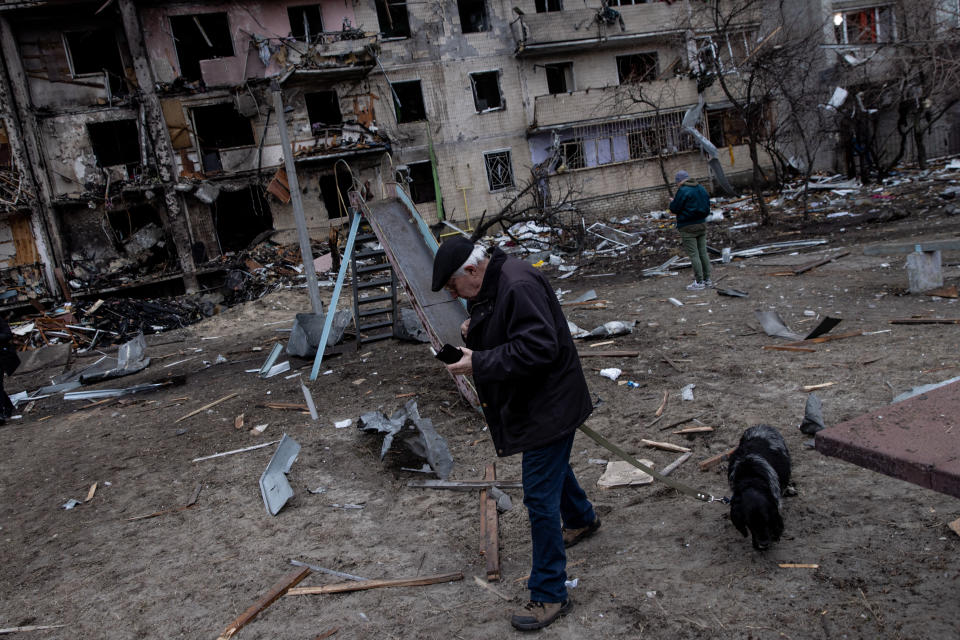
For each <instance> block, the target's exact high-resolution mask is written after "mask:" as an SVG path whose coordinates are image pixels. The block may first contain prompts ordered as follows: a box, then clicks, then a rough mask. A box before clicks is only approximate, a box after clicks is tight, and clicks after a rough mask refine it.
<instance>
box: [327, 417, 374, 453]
mask: <svg viewBox="0 0 960 640" xmlns="http://www.w3.org/2000/svg"><path fill="white" fill-rule="evenodd" d="M352 424H353V418H347V419H346V420H338V421H336V422H334V423H333V427H334V428H335V429H346V428H347V427H349V426H350V425H352ZM382 458H383V456H381V459H382Z"/></svg>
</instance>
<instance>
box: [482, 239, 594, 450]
mask: <svg viewBox="0 0 960 640" xmlns="http://www.w3.org/2000/svg"><path fill="white" fill-rule="evenodd" d="M469 309H470V329H469V332H468V333H467V339H466V344H467V346H468V347H469V348H471V349H473V350H474V353H473V359H472V362H473V380H474V383H475V384H476V387H477V395H478V396H479V397H480V404H481V406H482V408H483V414H484V416H485V417H486V419H487V425H489V427H490V435H491V436H492V437H493V444H494V446H495V447H496V450H497V455H498V456H509V455H512V454H514V453H519V452H521V451H528V450H531V449H538V448H540V447H544V446H547V445H548V444H551V443H553V442H555V441H557V440H560V439H561V438H563V437H564V436H567V435H569V434H570V433H571V432H573V431H574V430H575V429H576V428H577V427H579V426H580V425H581V424H583V422H584V421H585V420H586V419H587V416H589V415H590V412H591V411H593V404H592V402H591V401H590V392H589V390H588V389H587V381H586V379H585V378H584V377H583V370H582V369H581V368H580V357H579V356H578V355H577V349H576V347H575V346H574V344H573V338H572V337H571V336H570V330H569V329H568V328H567V320H566V318H565V317H564V315H563V312H562V311H561V309H560V303H559V302H558V301H557V297H556V295H554V293H553V289H552V288H551V287H550V284H549V283H548V282H547V280H546V279H545V278H544V277H543V275H542V274H541V273H540V272H539V271H537V270H536V269H534V268H533V267H531V266H530V265H528V264H527V263H525V262H522V261H520V260H517V259H516V258H508V257H507V255H506V254H505V253H503V252H502V251H501V250H500V249H494V250H493V254H492V255H491V257H490V262H489V263H488V264H487V269H486V272H485V274H484V277H483V284H482V286H481V288H480V292H479V293H478V294H477V297H476V298H475V299H474V300H473V301H471V302H470V304H469Z"/></svg>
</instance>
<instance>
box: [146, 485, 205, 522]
mask: <svg viewBox="0 0 960 640" xmlns="http://www.w3.org/2000/svg"><path fill="white" fill-rule="evenodd" d="M202 490H203V483H201V484H198V485H197V488H196V489H194V491H193V495H192V496H191V497H190V501H189V502H187V504H185V505H183V506H182V507H174V508H173V509H164V510H163V511H154V512H153V513H148V514H147V515H145V516H133V517H132V518H127V520H128V521H130V520H146V519H148V518H156V517H157V516H163V515H166V514H168V513H176V512H178V511H186V510H187V509H189V508H190V507H192V506H194V505H195V504H197V499H198V498H200V491H202Z"/></svg>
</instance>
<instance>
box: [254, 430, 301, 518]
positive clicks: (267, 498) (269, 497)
mask: <svg viewBox="0 0 960 640" xmlns="http://www.w3.org/2000/svg"><path fill="white" fill-rule="evenodd" d="M299 453H300V444H299V443H298V442H297V441H296V440H294V439H293V438H291V437H290V436H288V435H287V434H283V437H282V438H280V445H279V446H278V447H277V450H276V451H275V452H274V454H273V457H272V458H270V462H269V463H268V464H267V468H266V469H264V471H263V473H262V474H261V475H260V494H261V495H262V496H263V505H264V506H265V507H266V508H267V513H269V514H270V515H272V516H275V515H277V514H278V513H279V512H280V509H282V508H283V505H285V504H287V500H289V499H290V498H292V497H293V489H291V488H290V483H289V482H287V473H288V472H289V471H290V467H292V466H293V461H294V460H296V459H297V455H298V454H299Z"/></svg>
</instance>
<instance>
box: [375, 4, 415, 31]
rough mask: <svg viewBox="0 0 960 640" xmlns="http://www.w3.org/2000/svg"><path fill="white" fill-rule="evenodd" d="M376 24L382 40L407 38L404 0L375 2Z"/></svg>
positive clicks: (407, 23)
mask: <svg viewBox="0 0 960 640" xmlns="http://www.w3.org/2000/svg"><path fill="white" fill-rule="evenodd" d="M377 22H379V23H380V32H381V33H382V34H383V37H384V38H409V37H410V17H409V16H408V15H407V3H406V0H377Z"/></svg>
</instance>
